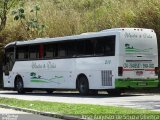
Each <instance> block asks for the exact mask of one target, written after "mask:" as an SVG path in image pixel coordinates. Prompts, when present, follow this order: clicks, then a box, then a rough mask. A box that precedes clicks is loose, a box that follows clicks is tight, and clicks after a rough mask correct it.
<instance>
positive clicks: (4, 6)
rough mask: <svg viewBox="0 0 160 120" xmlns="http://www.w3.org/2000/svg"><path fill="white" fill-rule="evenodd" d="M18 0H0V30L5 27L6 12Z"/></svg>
mask: <svg viewBox="0 0 160 120" xmlns="http://www.w3.org/2000/svg"><path fill="white" fill-rule="evenodd" d="M18 1H19V0H0V32H1V31H2V30H3V29H4V28H5V26H6V22H7V14H8V12H9V10H10V9H11V8H12V7H13V6H15V5H16V3H17V2H18Z"/></svg>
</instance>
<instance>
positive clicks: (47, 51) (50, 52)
mask: <svg viewBox="0 0 160 120" xmlns="http://www.w3.org/2000/svg"><path fill="white" fill-rule="evenodd" d="M57 54H58V53H57V43H50V44H45V45H44V58H51V59H53V58H56V57H57Z"/></svg>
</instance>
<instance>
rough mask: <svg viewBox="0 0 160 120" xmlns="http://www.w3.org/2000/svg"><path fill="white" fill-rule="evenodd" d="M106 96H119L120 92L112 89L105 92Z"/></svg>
mask: <svg viewBox="0 0 160 120" xmlns="http://www.w3.org/2000/svg"><path fill="white" fill-rule="evenodd" d="M107 92H108V94H109V95H111V96H120V95H121V93H122V92H121V90H117V89H113V90H107Z"/></svg>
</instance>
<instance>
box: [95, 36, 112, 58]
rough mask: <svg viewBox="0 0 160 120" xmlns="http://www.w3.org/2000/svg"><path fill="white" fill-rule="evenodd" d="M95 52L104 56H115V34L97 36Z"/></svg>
mask: <svg viewBox="0 0 160 120" xmlns="http://www.w3.org/2000/svg"><path fill="white" fill-rule="evenodd" d="M95 54H96V55H102V56H114V55H115V36H107V37H101V38H96V48H95Z"/></svg>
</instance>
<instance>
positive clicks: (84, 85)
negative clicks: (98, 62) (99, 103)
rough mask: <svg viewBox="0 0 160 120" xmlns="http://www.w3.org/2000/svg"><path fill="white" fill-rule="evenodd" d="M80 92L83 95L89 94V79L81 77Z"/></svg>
mask: <svg viewBox="0 0 160 120" xmlns="http://www.w3.org/2000/svg"><path fill="white" fill-rule="evenodd" d="M78 90H79V93H80V94H81V95H88V94H89V84H88V79H87V78H86V77H85V76H81V77H80V78H79V80H78Z"/></svg>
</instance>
